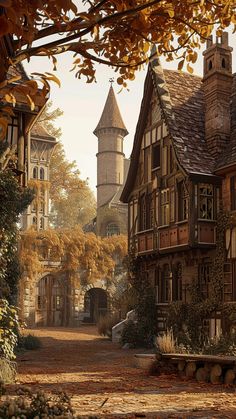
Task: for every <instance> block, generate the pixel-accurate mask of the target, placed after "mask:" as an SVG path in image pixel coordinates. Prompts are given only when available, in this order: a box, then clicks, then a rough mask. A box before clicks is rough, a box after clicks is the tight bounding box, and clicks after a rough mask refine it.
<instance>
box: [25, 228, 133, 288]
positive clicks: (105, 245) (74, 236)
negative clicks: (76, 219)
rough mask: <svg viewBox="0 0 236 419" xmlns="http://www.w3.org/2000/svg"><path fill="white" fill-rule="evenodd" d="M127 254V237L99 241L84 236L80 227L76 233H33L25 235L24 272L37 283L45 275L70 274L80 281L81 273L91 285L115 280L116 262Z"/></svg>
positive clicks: (73, 231)
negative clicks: (103, 279) (48, 273)
mask: <svg viewBox="0 0 236 419" xmlns="http://www.w3.org/2000/svg"><path fill="white" fill-rule="evenodd" d="M126 254H127V237H126V236H122V235H120V236H112V237H107V238H100V237H97V236H96V235H95V234H93V233H84V232H83V230H82V229H81V228H80V227H79V226H77V227H75V228H73V229H63V230H62V229H61V230H53V229H48V230H43V231H41V232H37V231H34V230H29V231H27V232H24V233H22V234H21V240H20V259H21V269H22V271H23V272H24V274H25V275H27V276H28V277H29V278H31V279H33V278H35V277H37V276H38V275H39V274H40V273H43V272H44V271H45V262H47V261H50V262H55V263H54V264H52V266H51V267H50V265H48V264H47V263H46V266H47V268H46V269H47V271H48V270H49V271H50V270H51V271H53V272H58V273H67V274H69V275H70V277H76V278H79V277H80V274H81V272H84V271H85V272H86V273H87V281H88V283H89V282H93V281H96V280H97V279H100V278H108V279H109V278H112V277H113V275H114V268H115V263H116V262H115V260H116V258H118V259H120V260H122V259H123V258H124V256H125V255H126Z"/></svg>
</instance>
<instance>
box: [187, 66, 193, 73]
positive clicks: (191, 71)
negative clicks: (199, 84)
mask: <svg viewBox="0 0 236 419" xmlns="http://www.w3.org/2000/svg"><path fill="white" fill-rule="evenodd" d="M187 71H188V72H189V73H190V74H193V68H192V67H191V66H190V65H189V64H187Z"/></svg>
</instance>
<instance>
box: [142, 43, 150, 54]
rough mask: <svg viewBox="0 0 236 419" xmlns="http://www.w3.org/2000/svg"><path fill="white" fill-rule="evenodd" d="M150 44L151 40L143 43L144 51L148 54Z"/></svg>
mask: <svg viewBox="0 0 236 419" xmlns="http://www.w3.org/2000/svg"><path fill="white" fill-rule="evenodd" d="M149 48H150V45H149V42H145V43H144V45H143V52H144V53H145V54H146V53H147V52H148V51H149Z"/></svg>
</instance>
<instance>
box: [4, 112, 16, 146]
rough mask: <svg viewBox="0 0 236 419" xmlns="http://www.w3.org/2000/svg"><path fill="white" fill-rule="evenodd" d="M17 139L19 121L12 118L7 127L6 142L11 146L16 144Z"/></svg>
mask: <svg viewBox="0 0 236 419" xmlns="http://www.w3.org/2000/svg"><path fill="white" fill-rule="evenodd" d="M18 137H19V120H18V117H15V116H14V117H12V118H11V120H10V122H9V123H8V127H7V135H6V142H7V143H8V144H9V145H10V146H13V145H15V144H17V142H18Z"/></svg>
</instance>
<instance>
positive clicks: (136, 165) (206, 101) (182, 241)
mask: <svg viewBox="0 0 236 419" xmlns="http://www.w3.org/2000/svg"><path fill="white" fill-rule="evenodd" d="M203 55H204V74H203V78H201V77H198V76H196V75H190V74H187V73H184V72H179V71H173V70H163V69H162V67H161V65H160V62H159V60H158V57H157V56H155V57H154V58H153V59H152V60H151V62H150V65H149V68H148V72H147V76H146V80H145V85H144V94H143V99H142V104H141V110H140V115H139V119H138V123H137V128H136V134H135V138H134V145H133V151H132V154H131V163H130V169H129V173H128V178H127V182H126V185H125V187H124V190H123V193H122V196H121V199H122V200H123V202H126V203H128V204H129V226H128V230H129V251H130V254H131V255H132V256H133V257H134V260H135V263H136V266H137V267H138V269H137V272H136V275H146V277H147V280H149V281H150V282H151V283H152V284H153V287H155V293H156V304H157V313H158V314H157V317H158V318H157V323H158V330H159V331H162V330H165V328H166V323H165V319H166V313H167V310H168V306H169V304H170V303H171V302H173V301H182V302H188V301H189V299H190V295H189V286H190V285H191V283H193V282H194V281H195V283H197V284H198V286H199V288H200V291H201V295H202V298H203V299H204V298H209V296H210V295H209V294H210V293H211V270H212V265H213V263H214V261H215V257H216V251H217V250H216V249H217V228H218V227H217V220H218V216H219V214H220V211H221V212H222V211H223V212H225V213H227V214H231V212H234V211H235V210H236V74H235V75H233V74H232V48H231V47H230V46H229V45H228V36H227V33H224V34H223V36H222V37H221V38H220V39H219V38H218V39H217V40H216V41H215V42H213V40H212V39H209V40H208V42H207V48H206V50H205V52H204V54H203ZM225 229H226V230H227V231H226V241H225V242H224V249H223V250H222V252H223V254H224V263H223V265H224V266H223V272H224V273H223V278H222V281H224V283H223V284H222V297H221V298H222V302H233V301H235V300H236V236H235V235H236V229H235V228H234V227H233V225H230V226H229V227H227V226H225ZM211 317H212V318H210V319H208V328H209V333H210V336H214V335H217V334H219V333H221V330H222V329H225V328H226V327H228V326H227V319H224V318H222V316H221V313H216V312H215V313H214V314H212V316H211Z"/></svg>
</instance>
